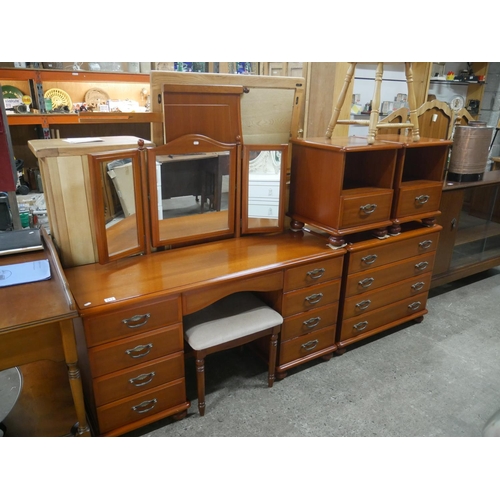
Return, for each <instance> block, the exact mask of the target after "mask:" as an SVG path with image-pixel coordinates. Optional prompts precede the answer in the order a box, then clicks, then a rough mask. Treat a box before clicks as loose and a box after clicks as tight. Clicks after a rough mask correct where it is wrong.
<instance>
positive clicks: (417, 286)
mask: <svg viewBox="0 0 500 500" xmlns="http://www.w3.org/2000/svg"><path fill="white" fill-rule="evenodd" d="M424 286H425V283H424V282H423V281H419V282H417V283H414V284H413V285H412V286H411V287H412V288H413V290H415V291H417V292H418V290H422V288H424Z"/></svg>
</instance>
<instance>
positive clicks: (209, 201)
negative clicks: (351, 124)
mask: <svg viewBox="0 0 500 500" xmlns="http://www.w3.org/2000/svg"><path fill="white" fill-rule="evenodd" d="M287 152H288V145H286V144H285V145H248V146H244V147H243V148H242V147H241V146H240V145H239V144H225V143H221V142H218V141H215V140H213V139H210V138H208V137H206V136H202V135H197V134H189V135H186V136H183V137H180V138H178V139H174V140H173V141H171V142H169V143H167V144H166V145H164V146H159V147H151V148H147V149H146V150H144V149H142V150H141V149H138V150H133V151H116V152H112V153H96V154H93V155H89V157H90V167H91V168H90V178H91V181H92V189H93V193H92V194H93V201H94V204H93V207H94V211H95V216H94V221H95V226H96V234H97V247H98V253H99V262H100V263H101V264H104V263H106V262H110V261H112V260H116V259H118V258H122V257H126V256H130V255H134V254H137V253H142V252H145V251H146V250H145V249H146V247H147V246H149V245H147V243H148V242H147V241H146V240H145V238H146V236H145V232H146V229H145V228H147V227H150V230H151V246H152V247H165V246H171V247H175V246H184V245H188V244H193V243H198V242H200V243H201V242H203V241H210V240H214V239H220V238H229V237H234V236H239V235H240V234H247V233H266V232H278V231H282V230H283V227H284V218H285V214H284V211H285V188H286V171H287V162H288V155H287ZM237 165H240V166H241V168H237ZM146 172H147V175H146ZM146 177H147V179H146ZM146 184H147V185H146ZM146 189H147V191H148V193H147V195H146V193H145V191H146ZM143 191H144V198H143V196H141V193H142V192H143ZM143 200H148V201H143ZM145 214H149V215H148V216H146V217H145Z"/></svg>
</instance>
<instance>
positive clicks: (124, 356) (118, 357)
mask: <svg viewBox="0 0 500 500" xmlns="http://www.w3.org/2000/svg"><path fill="white" fill-rule="evenodd" d="M182 349H183V339H182V327H181V325H180V324H179V325H174V326H171V327H168V328H161V329H158V330H154V331H152V332H148V333H143V334H141V335H135V336H134V337H130V338H127V339H124V340H117V341H115V342H110V343H108V344H105V345H102V346H97V347H93V348H91V349H89V350H88V353H89V361H90V367H91V369H92V376H93V377H94V378H96V377H100V376H102V375H106V374H107V373H112V372H114V371H116V370H122V369H124V368H131V367H133V366H136V365H139V364H141V363H144V362H145V361H151V360H153V359H157V358H160V357H162V356H166V355H167V354H172V353H174V352H177V351H181V350H182Z"/></svg>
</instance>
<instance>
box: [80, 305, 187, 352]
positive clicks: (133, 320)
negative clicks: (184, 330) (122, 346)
mask: <svg viewBox="0 0 500 500" xmlns="http://www.w3.org/2000/svg"><path fill="white" fill-rule="evenodd" d="M179 304H180V297H178V296H175V297H169V298H162V299H158V300H156V301H150V302H145V303H142V304H139V305H137V306H133V307H127V308H123V309H119V310H118V311H115V312H112V313H109V314H99V315H96V316H91V317H88V318H84V324H85V336H86V338H87V345H88V346H89V347H92V346H95V345H98V344H103V343H104V342H109V341H110V340H116V339H120V338H124V337H129V336H131V335H136V334H137V333H141V332H146V331H148V330H153V329H155V328H160V327H162V326H165V325H169V324H172V323H179V322H180V321H181V320H182V317H181V308H180V305H179Z"/></svg>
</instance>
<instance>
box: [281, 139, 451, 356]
mask: <svg viewBox="0 0 500 500" xmlns="http://www.w3.org/2000/svg"><path fill="white" fill-rule="evenodd" d="M382 137H383V140H382V139H379V140H376V141H375V142H374V143H373V144H368V141H367V139H366V138H362V137H341V138H333V139H326V138H321V137H320V138H308V139H305V140H301V139H297V140H294V141H293V152H292V170H291V190H290V207H289V216H290V217H291V219H292V222H291V227H292V228H293V229H294V230H296V231H301V230H302V229H303V228H304V227H305V226H306V227H307V226H310V227H312V228H316V229H319V230H321V231H323V232H324V233H325V234H326V235H327V236H328V241H329V244H330V245H331V246H332V248H345V249H346V250H347V254H346V257H345V259H344V269H343V272H342V287H341V294H340V308H339V311H340V313H339V317H338V321H337V333H336V343H337V354H339V353H343V352H344V351H345V346H347V345H349V344H352V343H354V342H357V341H359V340H362V339H364V338H366V337H368V336H371V335H375V334H376V333H379V332H381V331H384V330H387V329H389V328H391V327H394V326H396V325H399V324H401V323H404V322H407V321H409V320H412V319H414V320H421V319H422V318H423V315H424V314H426V313H427V309H426V308H425V304H426V299H427V291H428V290H429V287H430V281H431V275H432V268H433V263H434V257H435V251H436V248H437V243H438V237H439V232H440V230H441V227H440V226H439V225H437V224H436V217H437V216H438V215H439V214H440V211H439V205H440V199H441V191H442V184H443V182H442V179H443V173H444V168H445V165H446V160H447V156H448V148H449V146H450V144H451V141H444V140H437V139H425V138H420V139H419V140H417V141H415V140H414V139H413V138H412V137H408V136H405V135H402V134H401V135H397V136H391V135H383V136H382Z"/></svg>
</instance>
